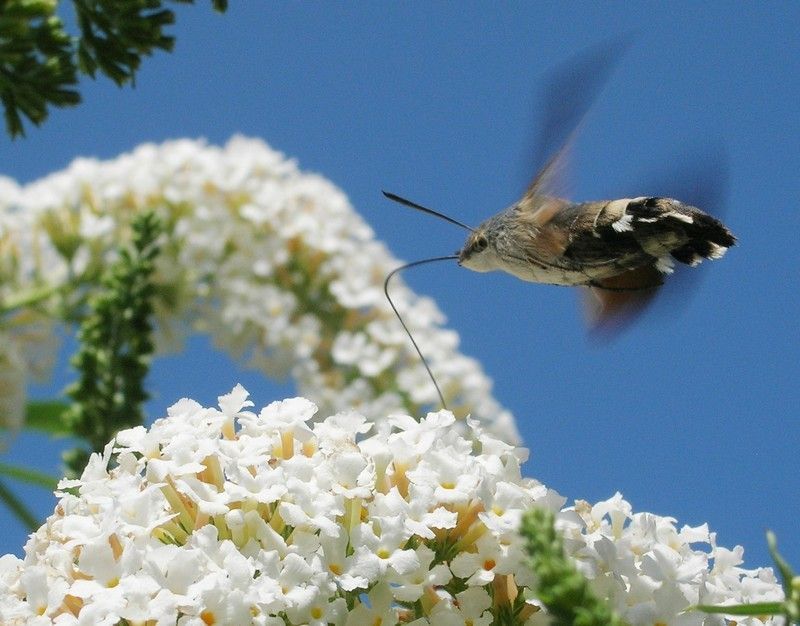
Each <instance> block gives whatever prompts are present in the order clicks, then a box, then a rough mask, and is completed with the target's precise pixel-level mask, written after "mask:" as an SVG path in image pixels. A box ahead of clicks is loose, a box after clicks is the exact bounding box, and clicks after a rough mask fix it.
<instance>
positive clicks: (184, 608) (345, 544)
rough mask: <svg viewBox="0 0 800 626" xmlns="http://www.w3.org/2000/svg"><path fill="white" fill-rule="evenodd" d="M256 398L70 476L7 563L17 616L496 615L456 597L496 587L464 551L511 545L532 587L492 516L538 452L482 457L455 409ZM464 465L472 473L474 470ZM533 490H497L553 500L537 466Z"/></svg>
mask: <svg viewBox="0 0 800 626" xmlns="http://www.w3.org/2000/svg"><path fill="white" fill-rule="evenodd" d="M252 406H253V404H252V402H250V401H249V399H248V394H247V392H246V391H245V390H244V389H243V388H242V387H241V386H238V385H237V386H236V387H235V388H234V389H233V390H232V391H231V392H230V393H228V394H225V395H223V396H221V397H220V398H219V409H213V408H204V407H202V406H200V405H199V404H197V403H196V402H194V401H191V400H188V399H183V400H181V401H179V402H177V403H176V404H175V405H173V406H172V407H171V408H170V409H169V411H168V415H167V417H165V418H162V419H159V420H156V422H155V423H154V424H153V425H152V427H151V428H150V429H144V428H142V427H138V428H133V429H130V430H128V431H124V432H122V433H120V434H119V436H118V437H117V438H116V439H115V443H113V444H109V445H108V446H106V449H105V450H104V452H103V454H95V455H93V456H92V457H91V459H90V462H89V464H88V465H87V467H86V470H85V471H84V473H83V475H82V476H81V478H80V479H76V480H64V481H61V483H60V485H59V489H60V491H59V492H58V495H59V496H60V501H59V504H58V506H57V508H56V511H55V513H54V514H53V515H52V516H51V517H50V518H49V519H48V520H47V522H46V523H45V524H44V525H43V526H42V527H41V528H39V529H38V530H37V531H36V532H35V533H34V534H33V535H32V536H31V539H30V541H29V542H28V544H27V546H26V556H25V560H24V561H19V560H18V559H14V558H13V557H5V558H4V559H3V560H0V608H2V611H3V614H2V615H3V620H5V621H4V622H3V623H6V621H9V620H11V619H12V618H13V620H17V621H18V622H19V623H36V622H34V621H33V620H34V619H38V621H39V622H41V623H42V624H59V625H61V624H88V623H92V624H94V623H97V624H117V623H119V621H120V620H123V619H124V620H127V621H129V622H131V623H148V622H153V623H155V624H174V623H176V622H177V623H179V624H196V625H197V626H203V625H206V624H210V623H218V624H223V623H234V624H240V623H255V624H276V625H277V624H281V623H285V622H284V621H283V620H284V619H288V620H290V622H289V623H292V624H318V625H319V626H322V625H324V624H329V623H333V624H337V625H341V626H344V625H345V624H363V623H372V621H374V620H378V619H380V620H383V622H382V623H384V624H396V623H405V624H408V623H416V624H417V625H418V626H421V625H422V624H434V623H439V622H438V621H435V620H438V619H442V620H446V619H448V618H446V617H444V616H446V615H448V614H450V615H452V616H458V615H466V616H468V619H473V618H474V620H476V621H475V623H482V620H483V619H484V616H483V614H484V613H486V612H487V611H488V612H489V615H494V614H497V612H498V611H501V610H503V606H505V610H508V607H509V606H510V605H509V604H508V599H505V600H503V599H496V600H495V601H494V604H491V603H490V605H489V606H486V607H483V608H480V607H482V603H483V599H484V596H473V595H470V596H463V595H461V596H458V597H459V598H461V599H458V598H456V595H455V594H456V593H459V592H461V591H463V588H464V585H465V584H469V585H474V586H479V587H480V586H485V585H488V584H490V583H491V578H488V577H487V578H485V579H481V580H478V579H477V578H476V577H475V576H474V575H473V574H474V572H473V571H466V570H465V568H464V567H463V566H462V565H461V564H462V562H466V561H468V560H470V559H471V560H474V559H475V558H476V557H477V558H479V559H482V563H484V564H485V562H486V560H487V559H488V558H489V555H493V556H494V555H498V556H496V557H495V558H496V559H497V563H498V565H497V567H496V568H494V569H496V572H497V574H498V575H500V576H503V577H504V581H505V584H507V585H510V586H513V587H515V588H518V589H519V592H520V593H523V592H524V591H525V589H526V585H530V574H529V572H528V571H527V568H526V566H525V565H524V557H523V556H522V554H523V553H522V550H521V548H520V546H519V545H518V544H513V543H510V542H509V541H508V539H507V537H504V535H506V534H508V533H510V532H512V531H511V530H509V529H508V528H506V526H505V525H503V524H500V525H498V524H494V523H493V524H492V525H487V524H485V523H484V522H483V521H482V520H481V516H480V513H481V512H482V511H484V510H490V509H492V507H493V504H492V500H493V499H494V497H493V496H492V490H493V486H494V485H497V484H505V481H506V480H507V479H508V476H507V475H508V474H509V473H510V474H511V475H516V476H519V459H520V458H524V456H525V455H524V454H521V453H516V452H513V448H509V447H502V446H499V445H496V446H494V447H496V448H497V450H498V451H499V452H500V454H499V455H495V454H493V453H492V452H488V451H487V452H480V453H478V452H476V451H475V446H474V442H475V441H478V440H481V439H482V440H484V441H485V442H486V446H485V447H486V448H487V449H488V448H491V447H492V443H491V438H488V436H487V435H486V434H485V433H483V432H480V431H476V432H470V431H467V432H462V428H461V426H462V425H460V424H459V423H458V422H456V420H455V419H454V417H453V416H452V414H450V413H448V412H444V411H441V412H437V413H431V414H429V415H428V416H427V417H426V418H425V419H424V420H422V421H421V422H416V421H414V420H413V419H411V418H410V417H408V416H402V415H394V416H392V417H390V418H387V417H384V418H383V419H382V420H380V421H379V422H378V424H374V423H372V422H370V421H369V420H368V419H366V418H365V417H363V416H361V415H359V414H357V413H355V412H354V411H348V412H345V413H340V414H335V415H333V416H330V417H328V418H326V419H324V420H321V421H318V422H317V423H316V424H314V426H313V427H312V426H311V425H310V424H311V420H313V419H314V418H315V415H314V414H315V412H316V410H317V409H316V406H315V405H314V404H313V403H311V402H309V401H308V400H306V399H304V398H291V399H288V400H283V401H280V402H273V403H271V404H270V405H268V406H267V407H265V408H264V409H262V410H260V411H259V412H258V413H256V412H255V411H251V410H249V409H250V408H251V407H252ZM470 424H472V425H473V426H476V425H477V422H474V421H470ZM466 428H467V429H469V428H470V426H469V425H466ZM369 433H373V434H371V435H369ZM509 464H511V465H516V467H515V468H512V469H509V468H508V465H509ZM456 467H461V468H470V470H469V472H468V474H467V476H468V479H467V481H466V482H463V481H459V480H457V477H456V475H455V473H454V472H455V470H454V468H456ZM450 480H453V481H454V484H457V487H454V488H451V487H444V489H445V491H446V492H447V495H441V494H439V495H438V496H437V489H441V488H443V487H442V483H443V482H447V481H450ZM517 488H518V489H519V490H520V491H519V492H516V491H513V490H511V489H510V488H505V487H504V489H505V490H506V491H508V493H512V492H513V494H514V495H513V496H511V495H510V496H500V498H499V499H498V502H503V503H504V505H505V506H506V507H507V508H508V509H512V508H515V507H518V506H523V505H528V504H531V503H533V502H537V501H545V500H546V499H547V498H552V496H551V494H549V493H548V491H547V490H546V489H544V488H541V486H539V485H537V486H536V487H535V488H534V489H533V490H531V489H529V487H528V481H524V480H522V479H521V478H520V479H519V482H518V484H517ZM453 491H457V492H458V493H459V496H458V497H457V498H453V497H452V493H450V492H453ZM553 501H554V502H556V501H558V499H557V498H554V499H553ZM495 508H496V507H495ZM518 517H519V516H518V515H516V516H514V518H515V519H518ZM495 526H497V527H498V529H499V530H496V529H495V528H494V527H495ZM512 546H513V547H512ZM513 555H515V556H513ZM455 576H461V580H456V579H455ZM362 593H366V594H367V595H366V599H367V600H368V602H365V597H362V596H361V595H360V594H362ZM484 594H486V591H484ZM486 596H487V597H488V594H486ZM468 598H472V600H468ZM503 602H505V603H506V604H505V605H503ZM402 603H406V604H402ZM459 603H463V606H461V607H460V606H459ZM473 605H474V606H473ZM410 607H415V608H410ZM468 607H473V608H468ZM475 607H478V608H475ZM464 611H466V612H464ZM434 615H436V616H437V617H432V616H434ZM429 618H430V620H434V621H430V620H429ZM364 620H370V622H365V621H364ZM11 623H13V622H11ZM441 623H445V622H441ZM456 623H457V622H456Z"/></svg>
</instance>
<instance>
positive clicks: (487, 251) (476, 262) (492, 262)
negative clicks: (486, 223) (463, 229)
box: [458, 228, 497, 272]
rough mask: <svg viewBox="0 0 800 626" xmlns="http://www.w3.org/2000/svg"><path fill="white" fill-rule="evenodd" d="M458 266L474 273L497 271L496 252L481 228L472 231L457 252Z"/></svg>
mask: <svg viewBox="0 0 800 626" xmlns="http://www.w3.org/2000/svg"><path fill="white" fill-rule="evenodd" d="M458 264H459V265H461V266H463V267H466V268H468V269H471V270H474V271H476V272H490V271H492V270H494V269H497V252H496V251H495V249H494V246H492V245H491V241H490V240H489V236H488V235H487V233H486V231H485V230H484V229H483V228H477V229H475V230H474V231H472V232H471V233H470V235H469V237H467V241H466V242H465V243H464V247H463V248H461V250H459V252H458Z"/></svg>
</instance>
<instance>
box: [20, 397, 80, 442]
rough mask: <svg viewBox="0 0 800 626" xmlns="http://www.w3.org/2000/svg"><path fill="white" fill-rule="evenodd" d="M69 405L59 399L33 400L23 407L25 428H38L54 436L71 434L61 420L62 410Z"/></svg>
mask: <svg viewBox="0 0 800 626" xmlns="http://www.w3.org/2000/svg"><path fill="white" fill-rule="evenodd" d="M69 407H70V405H69V404H67V403H66V402H62V401H60V400H44V401H38V400H34V401H31V402H28V404H27V406H26V407H25V428H26V429H27V430H38V431H41V432H44V433H47V434H48V435H53V436H55V437H63V436H68V435H70V434H72V433H71V432H70V429H69V428H67V427H66V425H65V424H64V420H63V415H64V412H65V411H66V410H67V409H69Z"/></svg>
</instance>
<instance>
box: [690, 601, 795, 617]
mask: <svg viewBox="0 0 800 626" xmlns="http://www.w3.org/2000/svg"><path fill="white" fill-rule="evenodd" d="M693 608H694V609H696V610H698V611H703V613H724V614H726V615H756V616H760V615H780V614H781V613H783V603H782V602H755V603H753V604H733V605H728V606H725V605H720V604H698V605H697V606H695V607H693Z"/></svg>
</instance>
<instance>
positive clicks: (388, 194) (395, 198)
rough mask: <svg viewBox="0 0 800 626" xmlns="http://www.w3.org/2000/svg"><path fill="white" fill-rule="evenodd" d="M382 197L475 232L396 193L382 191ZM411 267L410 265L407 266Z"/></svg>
mask: <svg viewBox="0 0 800 626" xmlns="http://www.w3.org/2000/svg"><path fill="white" fill-rule="evenodd" d="M383 195H384V196H386V197H387V198H389V200H393V201H394V202H399V203H400V204H403V205H405V206H407V207H410V208H412V209H416V210H417V211H422V212H423V213H428V214H429V215H434V216H436V217H438V218H441V219H443V220H445V221H446V222H450V223H451V224H455V225H456V226H460V227H461V228H463V229H464V230H468V231H469V232H471V233H472V232H475V229H474V228H472V227H470V226H467V225H466V224H463V223H461V222H459V221H458V220H454V219H453V218H452V217H448V216H447V215H445V214H444V213H439V211H434V210H433V209H429V208H428V207H425V206H422V205H421V204H417V203H416V202H411V200H406V199H405V198H401V197H400V196H398V195H397V194H396V193H391V192H390V191H384V192H383ZM409 265H411V264H409Z"/></svg>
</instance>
